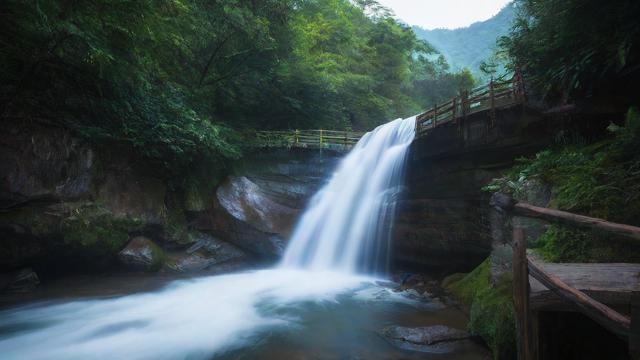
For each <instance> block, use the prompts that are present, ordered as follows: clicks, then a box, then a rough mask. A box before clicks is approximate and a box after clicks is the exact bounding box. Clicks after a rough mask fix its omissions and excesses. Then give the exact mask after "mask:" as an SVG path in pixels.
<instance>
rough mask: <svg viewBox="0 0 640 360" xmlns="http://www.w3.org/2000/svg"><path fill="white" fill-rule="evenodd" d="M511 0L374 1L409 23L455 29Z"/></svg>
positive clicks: (485, 15)
mask: <svg viewBox="0 0 640 360" xmlns="http://www.w3.org/2000/svg"><path fill="white" fill-rule="evenodd" d="M510 1H511V0H378V2H379V3H380V4H382V5H384V6H386V7H388V8H391V9H392V10H393V11H394V12H395V14H396V16H397V17H398V18H399V19H400V20H402V21H403V22H405V23H407V24H409V25H418V26H420V27H422V28H425V29H435V28H445V29H455V28H459V27H465V26H469V25H471V24H472V23H474V22H476V21H483V20H487V19H489V18H491V17H492V16H493V15H495V14H497V13H498V11H500V9H502V7H503V6H505V5H506V4H507V3H509V2H510Z"/></svg>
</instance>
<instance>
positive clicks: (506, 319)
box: [443, 259, 516, 359]
mask: <svg viewBox="0 0 640 360" xmlns="http://www.w3.org/2000/svg"><path fill="white" fill-rule="evenodd" d="M455 276H456V277H455V278H448V279H445V280H447V281H445V282H446V283H443V286H445V288H446V289H447V290H449V291H450V292H451V293H452V294H453V295H454V296H455V297H456V298H458V299H459V300H460V301H461V302H462V303H463V304H465V305H466V306H468V307H469V325H468V326H469V330H470V331H471V332H472V333H473V334H475V335H478V336H480V337H481V338H482V339H484V340H485V342H486V343H487V345H488V346H489V347H490V348H491V350H492V351H493V354H494V359H510V358H513V357H514V356H515V353H516V338H515V333H516V329H515V318H514V312H513V302H512V297H511V293H512V291H511V276H510V274H508V275H504V276H503V277H502V278H501V279H500V280H499V281H498V282H497V283H496V284H492V283H491V281H490V262H489V259H487V260H485V261H484V262H483V263H482V264H480V265H479V266H478V267H477V268H476V269H475V270H473V271H472V272H471V273H469V274H467V275H466V276H464V277H461V276H460V275H455ZM456 278H457V279H458V280H456Z"/></svg>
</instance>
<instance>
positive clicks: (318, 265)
mask: <svg viewBox="0 0 640 360" xmlns="http://www.w3.org/2000/svg"><path fill="white" fill-rule="evenodd" d="M414 132H415V117H411V118H408V119H397V120H395V121H392V122H390V123H387V124H384V125H381V126H379V127H378V128H376V129H375V130H373V131H372V132H369V133H367V134H366V135H365V136H364V137H363V138H362V139H360V141H359V142H358V144H357V145H356V146H355V147H354V149H353V150H352V151H351V152H350V153H349V154H348V155H347V157H346V158H345V159H344V160H343V161H342V163H341V164H340V166H339V168H338V170H337V171H336V173H335V174H334V175H333V177H332V178H331V180H330V181H329V183H328V184H327V185H326V186H325V187H324V188H323V189H322V190H320V191H319V192H318V193H317V194H316V195H315V196H314V198H313V199H312V201H311V204H310V206H309V207H308V208H307V210H306V211H305V212H304V214H303V215H302V218H301V219H300V221H299V222H298V225H297V226H296V229H295V231H294V233H293V236H292V237H291V239H290V241H289V246H288V247H287V250H286V252H285V255H284V258H283V260H282V266H284V267H301V268H307V269H311V270H332V271H342V272H356V271H360V272H365V273H381V272H384V271H385V270H386V265H387V263H388V261H387V257H388V254H389V235H390V234H389V231H390V227H391V224H392V222H393V217H394V215H395V203H396V201H395V200H396V197H397V194H398V193H399V192H400V190H401V187H402V185H403V174H404V165H405V162H406V156H407V149H408V147H409V145H410V144H411V141H412V140H413V137H414Z"/></svg>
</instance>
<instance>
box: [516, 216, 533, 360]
mask: <svg viewBox="0 0 640 360" xmlns="http://www.w3.org/2000/svg"><path fill="white" fill-rule="evenodd" d="M512 246H513V262H512V267H513V305H514V310H515V315H516V331H517V332H518V359H519V360H533V357H532V352H531V323H530V314H531V313H530V311H529V274H528V270H527V253H526V252H527V245H526V242H525V239H524V232H523V230H522V228H520V227H517V226H515V227H514V228H513V244H512Z"/></svg>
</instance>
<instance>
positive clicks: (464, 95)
mask: <svg viewBox="0 0 640 360" xmlns="http://www.w3.org/2000/svg"><path fill="white" fill-rule="evenodd" d="M460 102H461V103H460V110H461V113H462V114H461V116H460V120H459V121H458V132H459V133H460V137H462V138H464V119H465V118H466V117H467V105H468V102H469V91H468V90H460Z"/></svg>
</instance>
